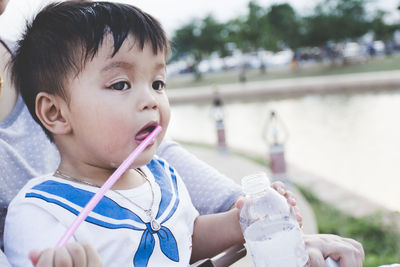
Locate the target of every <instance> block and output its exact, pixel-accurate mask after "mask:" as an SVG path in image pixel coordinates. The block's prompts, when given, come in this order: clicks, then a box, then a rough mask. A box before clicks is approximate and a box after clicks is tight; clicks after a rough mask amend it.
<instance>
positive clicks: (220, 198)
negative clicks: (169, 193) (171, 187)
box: [157, 138, 242, 215]
mask: <svg viewBox="0 0 400 267" xmlns="http://www.w3.org/2000/svg"><path fill="white" fill-rule="evenodd" d="M157 155H158V156H160V157H162V158H164V159H166V160H167V161H168V162H169V164H170V165H171V166H173V167H174V168H175V169H176V170H177V171H178V173H179V175H180V176H181V178H182V180H183V182H184V183H185V185H186V187H187V189H188V191H189V195H190V197H191V199H192V202H193V205H194V206H195V207H196V209H197V210H198V211H199V213H200V214H202V215H203V214H212V213H218V212H223V211H227V210H229V209H230V208H231V207H232V206H233V205H234V204H235V201H236V200H237V198H238V197H239V196H240V195H242V191H241V188H240V186H239V185H238V184H236V183H234V182H233V181H232V180H231V179H229V178H227V177H226V176H224V175H223V174H221V173H220V172H218V171H217V170H216V169H215V168H213V167H211V166H209V165H208V164H206V163H205V162H203V161H201V160H200V159H198V158H197V157H196V156H194V155H193V154H191V153H190V152H188V151H187V150H186V149H184V148H183V147H182V146H181V145H179V144H178V143H176V142H174V141H172V140H171V139H168V138H165V140H164V141H163V143H162V144H161V146H160V147H159V149H158V150H157Z"/></svg>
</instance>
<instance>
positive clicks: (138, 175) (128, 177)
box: [54, 167, 147, 190]
mask: <svg viewBox="0 0 400 267" xmlns="http://www.w3.org/2000/svg"><path fill="white" fill-rule="evenodd" d="M111 174H112V173H111ZM111 174H109V175H108V176H107V175H104V174H100V173H99V174H98V175H95V174H92V175H80V174H78V173H73V172H72V171H71V172H68V171H67V170H64V169H63V168H62V167H59V168H58V169H57V170H56V172H55V173H54V176H56V177H59V178H62V179H66V180H70V181H73V182H78V183H82V184H86V185H90V186H94V187H101V186H102V185H103V184H104V183H105V182H106V181H107V179H108V177H109V176H111ZM145 182H147V178H146V175H145V174H144V172H143V171H142V170H141V169H139V168H136V169H129V170H127V171H126V172H125V173H124V174H123V175H122V176H121V177H120V178H119V179H118V181H117V182H116V183H115V184H114V185H113V187H112V189H113V190H128V189H132V188H135V187H138V186H140V185H142V184H144V183H145Z"/></svg>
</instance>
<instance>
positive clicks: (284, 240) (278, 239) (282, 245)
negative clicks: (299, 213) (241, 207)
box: [244, 217, 308, 267]
mask: <svg viewBox="0 0 400 267" xmlns="http://www.w3.org/2000/svg"><path fill="white" fill-rule="evenodd" d="M260 233H262V234H260ZM244 237H245V239H246V244H247V248H248V250H249V251H250V253H251V255H252V258H253V261H254V264H255V266H256V267H278V266H279V267H303V266H305V264H306V263H307V261H308V253H307V251H306V249H305V245H304V241H303V239H302V235H301V232H300V228H299V226H298V224H297V223H296V221H295V220H293V219H292V218H290V217H284V218H281V219H280V220H275V221H274V222H271V221H268V222H267V221H264V220H259V221H256V222H255V223H253V224H252V225H250V226H249V227H248V228H247V229H246V230H245V232H244Z"/></svg>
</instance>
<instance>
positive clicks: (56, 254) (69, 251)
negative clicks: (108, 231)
mask: <svg viewBox="0 0 400 267" xmlns="http://www.w3.org/2000/svg"><path fill="white" fill-rule="evenodd" d="M29 258H30V260H31V261H32V264H33V265H34V266H35V267H101V266H102V263H101V260H100V257H99V255H98V253H97V251H96V250H95V249H94V248H93V247H92V246H91V245H90V244H87V243H77V242H74V243H68V244H67V245H66V246H65V247H62V248H58V249H51V248H49V249H45V250H43V251H37V250H33V251H31V252H30V253H29Z"/></svg>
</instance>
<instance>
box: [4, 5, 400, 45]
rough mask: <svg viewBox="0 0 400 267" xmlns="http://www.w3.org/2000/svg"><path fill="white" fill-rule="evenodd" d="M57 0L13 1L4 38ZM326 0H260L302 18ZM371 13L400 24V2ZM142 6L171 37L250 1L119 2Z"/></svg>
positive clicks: (233, 13)
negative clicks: (182, 28) (383, 13)
mask: <svg viewBox="0 0 400 267" xmlns="http://www.w3.org/2000/svg"><path fill="white" fill-rule="evenodd" d="M52 1H53V0H10V3H9V5H8V7H7V9H6V11H5V13H4V14H3V15H2V16H1V17H0V35H1V36H4V37H6V38H8V39H10V40H15V39H17V38H18V37H19V35H20V33H21V32H22V31H23V29H24V25H25V19H30V18H32V16H33V15H34V14H35V13H36V12H37V11H38V10H39V9H40V8H41V7H43V6H44V5H45V4H47V3H49V2H52ZM320 1H322V0H258V1H256V2H257V3H258V4H260V5H261V6H265V7H267V6H270V5H272V4H278V3H289V4H290V5H291V6H292V7H293V8H294V9H295V10H296V11H297V12H298V13H299V14H301V15H306V14H309V13H311V12H312V10H313V8H314V6H315V5H316V4H317V3H319V2H320ZM369 1H370V2H372V3H371V4H370V5H369V7H370V10H376V9H377V8H380V9H383V10H386V11H388V12H391V13H392V15H391V16H390V17H389V19H390V20H392V21H398V22H400V11H398V10H397V6H398V5H400V0H369ZM118 2H126V3H130V4H133V5H135V6H138V7H139V8H141V9H143V10H144V11H146V12H148V13H150V14H151V15H153V16H154V17H156V18H157V19H158V20H160V21H161V23H162V25H163V26H164V28H165V30H166V32H167V34H168V35H171V34H172V33H173V31H174V30H176V29H177V28H179V27H180V26H181V25H183V24H185V23H187V22H189V21H190V20H191V19H192V18H204V17H205V16H206V15H207V14H212V15H214V16H215V17H216V18H217V20H219V21H220V22H225V21H227V20H228V19H231V18H235V17H238V16H244V15H245V14H246V12H247V4H248V2H249V0H202V1H188V0H118Z"/></svg>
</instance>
